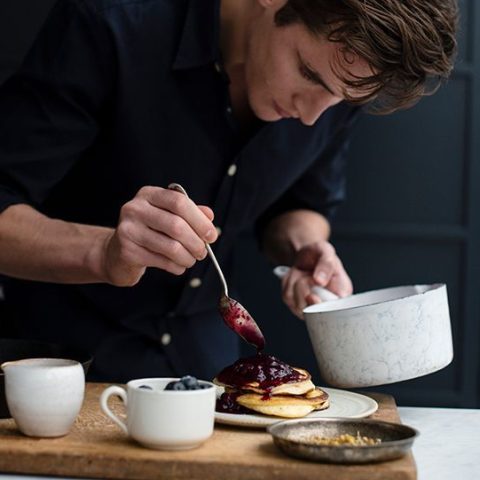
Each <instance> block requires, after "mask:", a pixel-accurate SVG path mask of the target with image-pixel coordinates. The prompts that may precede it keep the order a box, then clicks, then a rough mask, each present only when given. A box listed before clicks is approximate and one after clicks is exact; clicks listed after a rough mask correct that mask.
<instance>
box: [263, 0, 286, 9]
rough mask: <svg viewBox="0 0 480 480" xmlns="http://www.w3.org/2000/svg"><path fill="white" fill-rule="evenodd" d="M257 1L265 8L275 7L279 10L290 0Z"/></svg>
mask: <svg viewBox="0 0 480 480" xmlns="http://www.w3.org/2000/svg"><path fill="white" fill-rule="evenodd" d="M257 1H258V3H259V4H260V5H261V6H262V7H263V8H274V9H276V10H279V9H280V8H282V7H283V6H284V5H285V4H286V3H287V2H288V0H257Z"/></svg>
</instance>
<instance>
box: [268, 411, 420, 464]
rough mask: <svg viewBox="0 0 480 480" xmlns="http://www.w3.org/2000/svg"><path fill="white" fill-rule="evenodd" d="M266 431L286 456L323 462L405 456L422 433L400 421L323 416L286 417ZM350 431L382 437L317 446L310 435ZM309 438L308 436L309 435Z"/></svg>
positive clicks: (329, 435) (369, 460) (324, 435)
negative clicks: (357, 443) (369, 442)
mask: <svg viewBox="0 0 480 480" xmlns="http://www.w3.org/2000/svg"><path fill="white" fill-rule="evenodd" d="M267 431H268V432H269V433H270V434H271V435H272V437H273V441H274V443H275V445H277V447H278V448H280V450H282V451H283V452H285V453H286V454H287V455H290V456H293V457H297V458H305V459H307V460H313V461H317V462H324V463H344V464H348V463H374V462H384V461H387V460H394V459H396V458H400V457H403V456H404V455H406V454H407V452H408V451H409V450H410V448H411V446H412V444H413V441H414V439H415V437H417V436H418V435H419V432H418V431H417V430H415V429H414V428H411V427H408V426H407V425H402V424H399V423H389V422H382V421H379V420H367V419H345V418H322V419H308V418H303V419H296V420H286V421H282V422H278V423H275V424H273V425H270V426H269V427H268V428H267ZM344 434H349V435H352V436H354V437H356V436H357V434H359V435H360V436H364V437H369V438H373V439H380V441H381V442H380V443H378V444H375V445H367V446H355V445H316V444H313V443H311V442H308V440H307V438H308V437H309V436H316V437H325V438H333V437H338V436H339V435H344ZM306 437H307V438H306Z"/></svg>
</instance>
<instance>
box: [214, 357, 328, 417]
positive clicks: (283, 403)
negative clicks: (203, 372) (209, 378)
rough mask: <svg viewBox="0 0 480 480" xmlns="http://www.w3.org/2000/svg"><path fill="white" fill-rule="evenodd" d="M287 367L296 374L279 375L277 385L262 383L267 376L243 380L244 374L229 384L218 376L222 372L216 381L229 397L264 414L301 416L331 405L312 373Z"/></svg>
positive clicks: (266, 371) (266, 370)
mask: <svg viewBox="0 0 480 480" xmlns="http://www.w3.org/2000/svg"><path fill="white" fill-rule="evenodd" d="M272 358H274V357H272ZM275 360H276V359H275ZM281 363H282V364H283V362H281ZM283 365H285V366H287V365H286V364H283ZM288 368H289V369H291V370H292V371H295V374H296V375H295V376H296V377H297V378H295V379H294V380H293V381H292V380H291V379H290V380H287V381H285V382H282V381H281V379H280V380H279V379H278V378H277V379H276V382H275V383H276V385H274V386H271V384H270V385H269V386H267V387H264V386H262V383H266V384H267V385H268V380H269V379H268V378H266V382H259V381H252V380H247V381H245V382H243V381H241V376H240V378H239V377H238V376H237V377H236V378H235V381H231V382H230V384H229V383H224V382H222V381H220V380H219V378H218V377H220V378H222V375H221V374H219V375H218V376H217V377H216V378H215V379H214V380H213V382H214V383H215V384H217V385H219V386H222V387H224V388H225V393H226V394H227V395H228V394H230V395H229V400H232V399H233V401H234V402H236V403H237V404H238V405H241V406H242V407H244V408H246V409H248V410H251V411H254V412H259V413H263V414H265V415H273V416H277V417H286V418H298V417H304V416H305V415H308V414H309V413H310V412H312V411H314V410H324V409H326V408H328V407H329V400H328V394H327V393H326V392H324V391H323V390H322V389H320V388H319V387H315V385H314V384H313V382H312V380H311V375H310V374H309V373H308V372H307V371H306V370H303V369H300V368H295V367H290V366H288ZM270 371H271V370H270ZM265 373H266V374H267V376H268V373H269V369H268V368H267V369H265ZM239 380H240V381H239ZM248 410H247V412H248ZM247 412H244V413H247Z"/></svg>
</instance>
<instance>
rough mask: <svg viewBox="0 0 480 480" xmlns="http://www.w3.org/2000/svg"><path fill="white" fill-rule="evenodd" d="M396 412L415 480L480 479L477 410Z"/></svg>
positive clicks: (6, 479)
mask: <svg viewBox="0 0 480 480" xmlns="http://www.w3.org/2000/svg"><path fill="white" fill-rule="evenodd" d="M399 412H400V417H401V419H402V422H403V423H405V424H406V425H410V426H411V427H414V428H416V429H417V430H419V431H420V436H419V437H418V438H417V439H416V440H415V443H414V446H413V455H414V457H415V461H416V462H417V470H418V480H452V479H459V480H464V479H465V480H477V479H480V409H478V410H470V409H459V408H418V407H399ZM49 478H54V479H55V480H61V479H60V477H45V476H41V477H39V476H31V475H10V474H3V475H2V474H0V480H47V479H49ZM65 480H66V479H65ZM72 480H81V479H78V478H77V479H72Z"/></svg>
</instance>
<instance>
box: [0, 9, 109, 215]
mask: <svg viewBox="0 0 480 480" xmlns="http://www.w3.org/2000/svg"><path fill="white" fill-rule="evenodd" d="M114 71H115V56H114V48H113V42H112V40H111V36H110V34H109V29H108V27H107V25H106V24H104V23H103V22H102V18H101V16H100V15H99V14H98V13H97V12H95V11H91V10H90V9H89V8H88V7H87V6H86V5H85V4H84V3H82V1H81V0H59V2H58V3H57V4H56V6H55V7H54V8H53V10H52V12H51V13H50V15H49V17H48V19H47V22H46V23H45V25H44V27H43V28H42V30H41V32H40V33H39V35H38V37H37V39H36V41H35V43H34V45H33V47H32V48H31V50H30V51H29V53H28V54H27V56H26V58H25V60H24V62H23V65H22V67H21V68H20V70H19V71H18V72H17V73H16V74H14V75H13V76H12V77H11V78H9V79H8V80H7V81H6V82H5V83H4V84H3V85H2V86H1V87H0V212H1V211H3V210H4V209H5V208H7V207H8V206H10V205H13V204H16V203H28V204H31V205H33V206H35V207H38V206H39V205H41V204H42V202H43V201H44V200H45V199H46V198H47V196H48V194H49V192H50V191H51V189H52V188H53V187H54V186H55V185H56V184H57V183H58V182H59V181H60V180H61V179H62V178H63V177H64V176H65V175H66V173H67V172H68V171H69V170H70V169H71V168H72V165H73V164H74V163H75V161H76V160H77V159H78V158H79V157H80V155H81V154H82V153H83V152H85V151H86V150H87V149H88V147H89V146H90V145H91V144H92V143H93V141H94V139H95V137H96V136H97V134H98V130H99V127H98V119H99V118H101V116H102V115H105V110H106V108H107V105H108V99H109V92H111V91H112V85H113V82H114Z"/></svg>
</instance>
